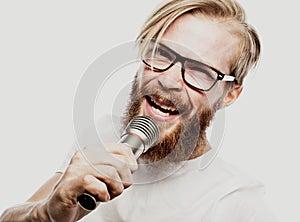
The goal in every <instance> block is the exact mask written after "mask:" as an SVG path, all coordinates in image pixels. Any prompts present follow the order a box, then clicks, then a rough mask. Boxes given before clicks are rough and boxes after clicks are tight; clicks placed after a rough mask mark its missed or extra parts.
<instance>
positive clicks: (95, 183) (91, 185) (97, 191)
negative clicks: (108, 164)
mask: <svg viewBox="0 0 300 222" xmlns="http://www.w3.org/2000/svg"><path fill="white" fill-rule="evenodd" d="M83 186H84V189H85V191H86V192H88V193H90V194H92V195H93V196H95V197H97V200H99V201H101V202H106V201H109V200H110V195H109V192H108V189H107V186H106V184H105V183H104V182H102V181H100V180H98V179H97V178H95V177H94V176H92V175H86V176H85V177H84V178H83Z"/></svg>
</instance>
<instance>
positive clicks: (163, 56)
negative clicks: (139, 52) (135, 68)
mask: <svg viewBox="0 0 300 222" xmlns="http://www.w3.org/2000/svg"><path fill="white" fill-rule="evenodd" d="M175 59H176V55H174V53H172V52H171V51H170V50H169V49H168V48H166V47H164V46H163V45H161V44H157V45H156V44H155V43H154V42H150V44H149V46H148V48H147V49H146V50H145V53H144V56H143V60H144V62H145V63H146V64H147V65H148V66H150V67H152V68H154V69H157V70H164V69H167V68H168V67H169V66H170V65H171V64H172V63H173V62H174V60H175Z"/></svg>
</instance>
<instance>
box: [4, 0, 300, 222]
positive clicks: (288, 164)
mask: <svg viewBox="0 0 300 222" xmlns="http://www.w3.org/2000/svg"><path fill="white" fill-rule="evenodd" d="M103 2H104V1H102V3H101V1H74V0H72V1H58V0H53V1H38V0H35V1H33V0H27V1H21V0H19V1H14V0H10V1H4V0H1V1H0V32H1V33H0V75H1V78H0V104H1V105H0V106H1V109H0V135H1V137H0V149H1V154H0V175H1V188H0V197H1V201H0V213H1V212H2V211H3V210H4V209H5V208H7V207H8V206H11V205H13V204H17V203H21V202H24V201H25V200H26V199H27V198H28V197H29V196H30V195H31V194H32V193H33V192H34V191H35V190H36V189H37V188H38V187H39V186H40V185H41V184H42V183H43V182H44V181H45V180H46V179H47V178H49V177H50V176H52V175H53V173H54V171H55V170H56V169H57V168H58V167H59V165H60V164H61V161H62V160H63V158H64V155H65V152H66V151H67V150H68V149H69V147H70V146H71V145H72V144H73V141H74V134H73V126H72V124H73V123H72V103H73V99H74V94H75V91H76V86H77V84H78V82H79V81H80V77H81V76H82V74H83V73H84V71H85V69H86V68H87V66H88V65H89V64H90V63H92V62H93V60H94V59H95V58H96V57H97V56H99V55H101V54H102V53H104V52H105V51H107V50H109V49H110V48H112V47H114V46H117V45H119V44H121V43H124V42H127V41H132V40H134V38H135V37H136V35H137V34H138V31H139V28H140V27H141V25H142V23H143V21H144V20H145V18H146V16H147V15H148V14H149V13H150V11H151V10H152V9H153V8H154V7H155V6H156V5H157V4H158V2H160V1H159V0H155V1H153V0H151V1H150V0H148V1H138V0H134V1H133V0H132V1H105V3H103ZM241 3H242V4H243V5H244V6H245V8H246V10H247V12H248V18H249V20H250V22H251V23H253V24H254V26H255V27H256V28H257V30H258V31H259V33H260V35H261V39H262V42H263V57H262V60H261V62H260V65H259V67H258V69H257V70H256V71H255V73H252V75H251V76H249V77H248V79H247V82H246V87H245V90H244V93H243V94H242V96H241V97H240V100H239V101H238V102H237V103H236V104H234V105H233V107H232V108H229V109H228V110H227V112H226V123H227V124H226V132H225V137H224V141H223V149H222V150H221V152H220V155H221V156H223V157H224V158H225V159H226V160H228V161H229V162H231V163H233V164H234V165H237V166H238V167H239V168H241V169H244V170H245V171H247V172H248V173H250V174H252V175H254V176H255V177H256V178H258V179H259V180H261V181H263V182H264V184H265V185H266V190H267V193H266V202H267V204H268V205H269V206H270V208H271V209H272V210H273V211H274V212H275V213H276V215H277V217H278V218H279V219H280V221H299V219H300V217H299V212H298V211H299V205H298V204H297V202H298V201H299V197H300V195H299V194H300V192H299V190H298V188H299V187H300V182H299V173H298V171H297V169H299V167H300V166H299V163H298V159H299V150H298V149H299V148H300V147H299V142H298V138H299V135H298V132H299V117H298V116H299V113H300V110H299V98H298V97H299V92H298V89H299V76H298V75H299V68H300V67H299V65H298V64H299V49H300V47H299V39H300V36H299V31H298V32H297V30H299V25H298V23H297V21H299V19H300V18H299V16H298V18H297V17H296V16H297V14H298V4H297V1H291V0H287V1H284V3H283V2H282V1H266V0H264V1H261V0H252V1H246V0H243V1H241ZM297 104H298V105H297ZM297 205H298V206H297Z"/></svg>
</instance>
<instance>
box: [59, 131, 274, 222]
mask: <svg viewBox="0 0 300 222" xmlns="http://www.w3.org/2000/svg"><path fill="white" fill-rule="evenodd" d="M106 130H107V128H106ZM110 135H112V134H110ZM115 139H117V137H116V138H115ZM109 140H110V141H112V138H110V139H108V140H107V141H109ZM104 142H106V141H104ZM213 152H214V151H209V152H207V153H206V154H204V155H202V156H201V157H198V158H196V159H193V160H189V161H185V162H184V163H183V164H182V165H181V166H180V167H178V168H177V169H176V170H171V171H168V170H166V169H158V171H157V169H156V171H152V169H149V168H148V167H147V166H146V165H139V169H138V171H137V172H135V173H134V175H133V179H134V184H133V185H132V186H130V187H129V188H127V189H126V190H124V192H123V193H122V194H121V195H120V196H118V197H117V198H115V199H113V200H112V201H109V202H107V203H100V204H99V206H98V208H97V209H96V210H94V211H93V212H92V213H90V214H89V215H87V216H86V217H85V218H83V219H82V220H80V221H83V222H109V221H111V222H121V221H126V222H141V221H143V222H147V221H149V222H150V221H151V222H153V221H164V222H165V221H167V222H168V221H171V222H177V221H178V222H182V221H188V222H193V221H197V222H271V221H272V222H276V221H277V220H276V219H275V218H274V217H273V216H272V214H271V213H270V211H269V210H268V209H267V207H266V206H265V204H264V201H263V195H264V187H263V185H262V184H261V183H260V182H258V181H257V180H255V179H253V178H251V177H249V176H247V175H246V174H245V173H242V172H240V171H239V170H237V169H236V168H234V167H233V166H231V165H230V164H228V163H226V162H224V161H223V160H221V159H220V158H213V156H214V153H213ZM70 157H71V156H69V157H68V158H67V159H70ZM211 159H213V161H212V162H208V163H210V164H207V160H211ZM67 164H68V160H67V161H66V162H65V163H64V164H63V166H62V167H61V169H60V170H58V171H61V172H62V171H64V169H65V168H66V166H67ZM205 165H207V166H206V167H203V166H205Z"/></svg>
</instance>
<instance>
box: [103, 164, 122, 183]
mask: <svg viewBox="0 0 300 222" xmlns="http://www.w3.org/2000/svg"><path fill="white" fill-rule="evenodd" d="M104 175H105V176H106V177H107V178H108V179H111V180H117V179H118V178H119V176H118V172H117V170H116V169H115V168H114V167H109V168H107V170H106V172H105V174H104Z"/></svg>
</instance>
